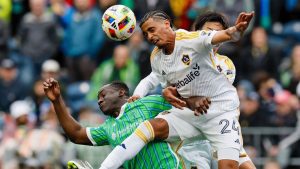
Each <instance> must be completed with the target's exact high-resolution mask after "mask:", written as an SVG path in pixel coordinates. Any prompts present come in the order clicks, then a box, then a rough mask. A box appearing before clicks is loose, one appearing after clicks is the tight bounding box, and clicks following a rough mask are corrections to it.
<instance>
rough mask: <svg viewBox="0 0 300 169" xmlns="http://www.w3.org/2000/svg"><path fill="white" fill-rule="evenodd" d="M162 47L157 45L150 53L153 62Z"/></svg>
mask: <svg viewBox="0 0 300 169" xmlns="http://www.w3.org/2000/svg"><path fill="white" fill-rule="evenodd" d="M159 52H160V49H159V48H158V47H157V46H155V47H154V49H153V50H152V52H151V55H150V61H151V62H152V61H153V60H154V58H155V57H156V56H158V54H159Z"/></svg>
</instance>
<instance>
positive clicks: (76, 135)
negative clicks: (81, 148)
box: [52, 97, 90, 144]
mask: <svg viewBox="0 0 300 169" xmlns="http://www.w3.org/2000/svg"><path fill="white" fill-rule="evenodd" d="M52 103H53V106H54V109H55V112H56V115H57V118H58V120H59V123H60V125H61V126H62V128H63V130H64V131H65V133H66V135H67V136H68V138H69V139H70V140H71V141H72V142H74V143H76V144H90V142H89V141H88V140H83V139H82V136H81V134H80V133H82V132H85V128H83V127H82V126H81V125H80V124H79V123H78V122H77V121H76V120H75V119H74V118H73V117H72V116H71V115H70V113H69V112H68V110H67V108H66V105H65V103H64V100H63V98H62V97H59V98H58V99H57V100H55V101H53V102H52Z"/></svg>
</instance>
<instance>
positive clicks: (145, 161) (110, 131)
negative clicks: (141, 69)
mask: <svg viewBox="0 0 300 169" xmlns="http://www.w3.org/2000/svg"><path fill="white" fill-rule="evenodd" d="M171 107H172V106H171V105H170V104H169V103H168V102H167V101H166V100H165V99H164V98H163V97H161V96H159V95H152V96H147V97H143V98H141V99H139V100H137V101H135V102H132V103H126V104H125V105H123V106H122V108H121V111H120V115H119V116H118V117H117V118H112V117H110V118H108V119H107V120H106V121H105V122H104V124H102V125H100V126H99V127H95V128H87V134H88V137H89V139H90V140H91V142H92V143H93V144H94V145H97V146H101V145H106V144H110V145H112V146H114V147H115V146H117V145H120V144H121V143H122V142H123V141H124V140H125V139H126V138H127V137H128V136H130V135H131V134H132V133H133V132H134V131H135V129H136V128H137V127H138V126H139V124H140V123H142V122H143V121H145V120H149V119H153V118H154V117H155V116H157V115H158V114H159V113H160V112H162V111H164V110H169V109H171ZM121 155H122V154H120V156H121ZM123 166H124V167H125V168H130V169H132V168H145V169H147V168H161V169H175V168H182V167H181V165H180V162H179V159H178V158H177V156H176V154H175V153H174V151H173V150H172V149H171V147H170V145H169V144H168V143H167V142H163V141H162V142H158V141H157V142H156V141H152V142H150V143H149V144H147V145H146V146H145V147H144V148H143V149H142V150H141V151H140V152H139V153H138V154H137V155H136V156H135V157H134V158H133V159H131V160H128V161H126V162H125V163H124V165H123Z"/></svg>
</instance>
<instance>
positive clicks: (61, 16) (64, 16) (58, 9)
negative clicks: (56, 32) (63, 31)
mask: <svg viewBox="0 0 300 169" xmlns="http://www.w3.org/2000/svg"><path fill="white" fill-rule="evenodd" d="M50 5H51V11H52V12H53V13H54V14H55V15H56V16H57V17H58V20H59V23H60V24H61V26H62V27H63V28H66V27H67V26H68V25H69V24H70V22H71V20H72V15H73V12H74V8H72V7H71V6H70V5H69V4H68V3H67V2H66V1H65V0H50Z"/></svg>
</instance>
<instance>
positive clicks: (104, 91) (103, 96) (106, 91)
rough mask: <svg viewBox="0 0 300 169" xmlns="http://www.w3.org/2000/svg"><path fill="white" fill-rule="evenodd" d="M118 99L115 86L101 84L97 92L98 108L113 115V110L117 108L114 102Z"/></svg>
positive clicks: (106, 113)
mask: <svg viewBox="0 0 300 169" xmlns="http://www.w3.org/2000/svg"><path fill="white" fill-rule="evenodd" d="M119 101H120V97H119V91H118V90H116V89H115V88H113V87H111V86H109V85H105V86H103V87H102V88H101V89H100V91H99V93H98V105H99V108H100V110H101V111H102V112H103V113H104V114H105V115H110V116H112V115H114V114H113V113H115V112H114V110H116V109H118V108H117V107H116V105H118V104H116V103H118V102H119Z"/></svg>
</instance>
